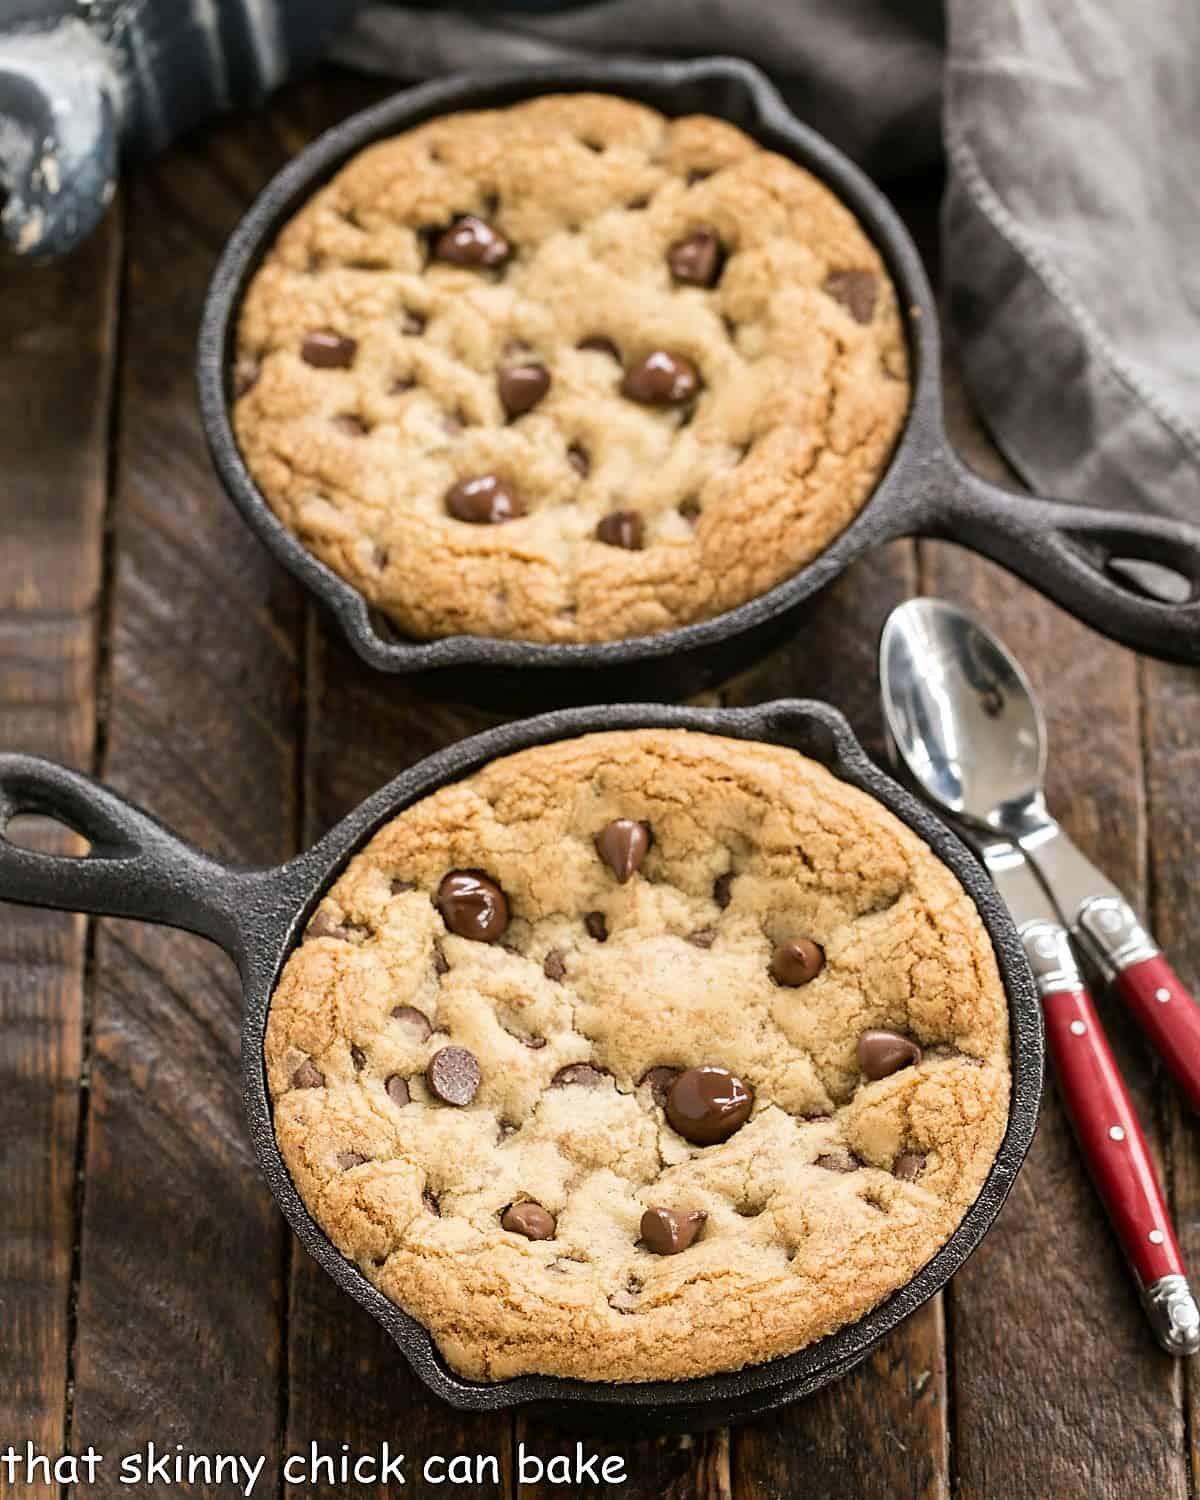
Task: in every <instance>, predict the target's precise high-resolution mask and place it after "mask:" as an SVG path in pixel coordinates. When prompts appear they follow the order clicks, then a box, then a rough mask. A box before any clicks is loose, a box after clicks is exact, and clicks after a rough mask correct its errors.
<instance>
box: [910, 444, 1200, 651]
mask: <svg viewBox="0 0 1200 1500" xmlns="http://www.w3.org/2000/svg"><path fill="white" fill-rule="evenodd" d="M947 480H948V482H946V481H943V482H942V483H941V484H939V485H938V486H937V488H938V490H939V491H940V493H939V494H938V495H937V497H936V499H935V500H934V506H933V510H932V512H931V513H930V514H928V515H927V516H926V517H925V518H924V522H923V524H922V526H921V528H920V529H921V531H922V532H923V533H924V534H925V535H931V536H940V537H944V538H945V539H946V540H948V541H952V542H960V543H962V545H963V546H965V547H970V548H972V549H973V550H974V551H976V552H981V553H982V554H983V555H984V556H985V557H988V558H990V559H991V560H992V561H993V562H998V563H1000V564H1001V565H1002V566H1003V567H1006V568H1008V569H1009V570H1010V571H1011V572H1013V573H1016V574H1017V576H1018V577H1019V578H1023V579H1024V580H1025V581H1026V583H1030V584H1032V585H1033V587H1034V588H1036V589H1038V590H1040V591H1041V592H1042V593H1043V594H1045V595H1046V596H1047V597H1048V598H1050V599H1053V600H1054V602H1055V603H1056V604H1061V605H1062V607H1063V608H1064V609H1067V610H1070V612H1071V613H1072V614H1073V615H1076V616H1078V618H1079V619H1081V620H1083V621H1084V622H1085V623H1086V624H1088V625H1091V626H1092V627H1093V629H1095V630H1098V631H1100V632H1101V633H1102V634H1103V635H1107V636H1111V637H1112V639H1113V640H1116V641H1120V642H1121V644H1122V645H1125V646H1132V647H1133V648H1134V649H1135V650H1136V651H1144V652H1145V653H1146V654H1147V655H1149V656H1159V657H1163V658H1165V659H1166V660H1168V661H1180V662H1186V663H1188V664H1189V665H1191V664H1195V663H1198V662H1200V528H1198V527H1196V526H1192V525H1189V524H1188V523H1186V522H1183V521H1173V520H1168V519H1166V518H1165V517H1162V516H1151V515H1139V514H1137V513H1135V512H1127V511H1120V510H1101V509H1098V508H1096V507H1092V506H1082V505H1073V504H1066V503H1064V502H1062V501H1056V500H1042V499H1039V498H1038V497H1036V496H1031V495H1023V494H1019V493H1017V492H1015V491H1012V490H1006V489H1004V488H1002V487H1001V486H1000V485H998V484H993V483H992V482H991V481H990V480H987V479H984V478H983V477H982V476H981V475H978V474H975V473H973V472H972V471H971V470H969V469H968V468H966V467H965V465H963V464H962V463H961V462H959V461H958V460H957V459H953V460H952V461H951V463H950V464H949V466H948V469H947ZM1147 564H1149V565H1150V566H1148V567H1147V566H1146V565H1147ZM1163 569H1166V570H1168V571H1167V573H1165V574H1164V573H1163V572H1162V570H1163Z"/></svg>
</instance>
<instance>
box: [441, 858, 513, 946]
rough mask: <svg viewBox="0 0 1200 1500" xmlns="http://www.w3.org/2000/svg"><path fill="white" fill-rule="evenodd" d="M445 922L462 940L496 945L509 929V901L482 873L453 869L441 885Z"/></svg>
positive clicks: (479, 871) (443, 918)
mask: <svg viewBox="0 0 1200 1500" xmlns="http://www.w3.org/2000/svg"><path fill="white" fill-rule="evenodd" d="M437 907H438V910H439V911H440V912H441V914H442V920H443V921H444V922H445V924H446V926H447V927H448V928H449V929H450V931H451V932H455V933H457V934H458V936H459V937H465V938H473V939H474V940H475V941H476V942H477V943H494V942H495V941H496V939H497V938H499V937H502V936H503V935H504V932H505V930H506V929H507V927H508V900H507V898H506V897H505V895H504V892H503V891H502V890H501V889H500V887H499V886H498V885H497V884H496V882H495V881H494V880H491V879H489V877H488V876H487V875H485V874H484V873H483V871H482V870H451V871H450V873H449V874H448V875H444V876H443V877H442V883H441V885H439V886H438V893H437Z"/></svg>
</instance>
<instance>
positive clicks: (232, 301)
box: [198, 58, 1200, 710]
mask: <svg viewBox="0 0 1200 1500" xmlns="http://www.w3.org/2000/svg"><path fill="white" fill-rule="evenodd" d="M571 89H600V90H605V91H607V92H610V93H616V94H623V95H626V96H628V97H630V98H634V99H638V100H641V101H642V102H644V103H646V104H649V105H652V106H653V107H655V108H656V109H659V110H661V111H663V112H664V113H665V114H668V115H680V114H686V113H690V112H693V111H706V112H709V113H714V114H718V115H721V116H723V117H724V118H726V119H728V120H731V121H733V123H735V124H737V125H740V126H742V127H743V128H744V129H745V130H747V131H748V132H749V133H750V134H751V135H753V136H754V137H755V138H756V139H757V140H759V141H760V142H762V144H763V145H764V146H768V147H771V148H772V149H774V150H777V151H780V152H782V153H783V154H784V155H787V156H790V157H792V158H793V159H794V160H796V161H798V162H800V163H802V164H803V165H804V166H806V167H808V168H809V169H810V170H811V171H812V172H814V173H815V174H816V175H817V176H818V177H820V178H821V179H822V180H823V181H825V182H826V183H827V184H828V185H829V187H830V188H831V189H832V190H833V191H834V192H835V193H837V194H838V196H839V197H840V198H841V199H842V200H843V201H844V202H845V203H846V204H848V206H849V207H850V208H851V209H852V210H853V211H854V213H855V214H857V216H858V218H859V219H860V220H861V222H862V224H863V226H864V228H865V229H866V232H867V233H868V234H869V235H870V236H871V238H872V239H873V240H874V241H875V243H876V245H877V246H878V247H879V250H880V252H881V254H882V255H883V258H884V260H885V261H886V263H887V266H888V270H889V271H890V273H891V275H892V277H893V279H894V281H895V283H896V288H897V291H898V294H899V298H900V305H901V308H902V310H903V312H904V315H905V319H906V323H907V329H908V339H909V349H910V353H911V360H912V373H913V401H912V410H911V412H910V415H909V418H908V423H907V426H906V428H905V430H904V433H903V435H902V436H901V439H900V442H899V444H898V446H897V449H896V452H895V454H894V456H893V458H892V461H891V464H890V466H889V468H888V470H887V472H886V474H885V475H884V476H883V478H882V480H881V481H880V483H879V486H878V488H877V489H876V491H875V494H874V496H873V497H872V498H871V500H870V501H869V502H868V504H867V505H866V507H865V508H864V509H863V510H862V511H861V512H860V513H859V515H858V517H857V518H856V519H855V520H854V521H853V522H852V523H851V525H850V526H849V527H848V528H847V529H846V530H845V531H844V532H843V533H842V534H841V535H840V536H839V537H837V538H836V539H835V540H834V542H833V543H832V544H831V545H830V546H829V547H828V548H826V550H825V551H824V552H822V553H821V554H820V555H819V556H818V557H816V558H814V560H813V561H812V562H811V563H809V564H808V565H807V566H806V567H804V568H802V569H801V570H800V571H799V572H798V573H796V574H794V575H793V576H792V577H791V578H789V579H787V580H785V581H784V582H783V583H781V584H779V585H778V586H777V587H775V588H773V589H771V590H770V591H769V592H768V593H766V594H762V595H760V596H759V597H758V598H756V599H751V600H750V601H749V602H748V603H746V604H743V605H740V606H738V608H736V609H732V610H729V611H727V612H726V613H725V614H722V615H718V616H717V617H716V618H714V619H711V620H704V621H701V622H699V623H698V624H694V625H687V626H684V627H682V628H681V629H678V630H668V631H663V632H661V633H660V634H657V635H651V636H641V637H637V638H634V639H630V640H623V641H612V642H605V643H601V644H598V645H558V646H556V645H541V644H535V643H531V642H521V641H505V640H494V639H490V638H486V637H481V636H452V637H448V638H445V639H442V640H435V641H410V640H406V639H403V638H401V637H399V636H398V634H397V633H396V632H395V631H393V630H392V629H391V628H390V627H389V626H388V624H387V623H386V622H381V621H380V617H379V616H378V615H377V614H376V613H375V612H374V611H372V610H370V609H369V608H368V606H367V603H366V601H365V600H364V598H363V597H362V595H361V594H359V593H358V592H357V590H355V589H354V588H352V587H351V586H350V585H349V584H347V583H345V582H343V581H342V579H340V578H339V577H337V575H336V574H335V573H333V572H332V571H331V570H330V569H329V568H327V567H326V566H325V565H324V564H323V563H321V562H318V561H317V559H316V558H315V557H314V556H313V555H312V554H311V553H310V552H308V551H307V550H306V549H305V548H304V547H303V546H302V545H301V543H300V542H299V541H297V540H296V538H295V537H294V536H292V535H291V533H290V532H288V531H287V530H286V529H285V528H284V527H283V526H282V525H281V523H280V522H279V521H278V520H277V519H276V517H275V515H274V513H273V512H272V510H271V508H270V506H269V505H268V504H267V502H266V500H265V499H264V498H263V496H262V494H261V493H260V492H259V490H258V488H257V486H256V485H255V483H254V481H253V479H252V478H251V477H250V474H249V472H248V470H247V469H246V466H245V464H244V463H243V462H242V459H241V455H240V454H239V452H238V448H237V443H236V441H235V439H234V435H233V429H232V426H231V423H230V417H229V402H228V394H229V387H228V377H229V371H230V366H231V358H230V355H231V351H232V348H233V341H234V335H235V325H236V320H237V315H238V309H239V306H240V304H241V300H242V296H243V293H244V292H245V290H246V287H247V284H248V282H249V280H250V278H251V277H252V276H253V275H254V272H255V271H256V270H257V268H258V265H259V263H260V262H261V260H262V258H263V256H264V255H265V253H266V251H267V250H268V249H269V247H270V246H271V244H272V243H273V241H274V239H275V235H276V233H277V231H278V230H279V229H280V227H281V226H282V225H283V223H284V222H285V221H286V220H287V219H288V218H290V217H291V215H292V214H294V213H295V212H296V210H297V209H298V208H299V207H300V205H301V204H302V203H303V202H304V200H305V199H306V198H308V197H309V196H310V195H311V194H312V193H313V192H314V191H315V190H316V189H317V188H319V187H320V186H321V185H322V184H323V183H324V182H325V181H326V180H328V178H330V177H331V176H332V175H333V174H334V173H335V172H336V171H337V170H338V169H339V168H340V167H341V166H342V164H343V163H344V162H345V161H346V160H347V159H348V158H349V157H351V156H353V155H354V153H355V152H357V151H360V150H361V149H362V148H363V147H365V146H367V145H368V144H370V143H371V142H372V141H375V140H378V139H380V138H381V137H384V136H388V135H393V134H395V133H396V132H398V131H402V130H407V129H409V128H410V127H411V126H414V125H417V124H419V123H420V122H421V121H423V120H427V119H429V118H430V117H432V116H434V115H439V114H444V113H446V112H448V111H452V110H461V109H473V108H480V107H492V106H499V105H505V104H510V103H513V102H515V101H516V100H519V99H523V98H527V97H530V96H532V95H536V94H541V93H547V92H552V91H559V90H571ZM938 342H939V341H938V324H937V313H936V308H935V305H934V301H933V296H932V293H931V292H930V288H929V283H928V282H927V280H926V278H925V272H924V269H923V268H922V265H921V259H920V256H919V255H918V253H917V250H916V247H915V246H914V244H913V242H912V240H911V239H910V237H909V235H908V232H907V231H906V230H905V228H904V226H903V224H902V223H901V222H900V220H899V218H898V217H897V215H896V213H895V212H894V210H893V209H892V207H891V205H890V204H889V203H888V201H887V199H886V198H885V197H884V195H883V194H882V193H881V192H880V191H879V189H878V188H876V187H875V186H874V184H873V183H872V182H871V181H870V180H869V179H868V178H867V177H865V176H864V175H863V173H862V172H860V171H859V169H858V168H857V167H856V166H855V165H854V164H853V163H852V162H851V161H849V160H848V159H847V158H846V157H845V156H843V155H842V154H841V152H840V151H838V150H837V149H836V148H835V147H833V146H832V145H830V144H829V142H828V141H826V140H825V139H824V138H823V137H821V136H819V135H817V134H816V132H815V131H812V130H810V129H808V128H807V127H806V126H804V125H802V124H800V122H799V121H798V120H797V119H796V118H795V117H794V116H793V115H792V114H791V113H790V112H789V111H788V109H787V108H786V106H785V105H784V104H783V101H782V100H781V99H780V97H779V95H778V94H777V93H776V92H775V90H774V88H772V86H771V85H770V84H769V83H768V82H767V80H766V79H765V78H764V77H763V75H762V74H761V73H759V72H758V71H757V69H755V68H753V67H751V66H750V65H749V64H748V63H744V62H740V61H737V60H734V59H729V58H717V59H710V60H705V61H701V62H686V63H653V64H647V63H632V62H611V61H601V60H596V61H591V62H580V63H572V64H565V65H555V66H552V67H540V68H531V69H527V70H523V71H521V72H516V73H514V72H511V71H510V72H498V73H490V74H478V75H474V76H465V77H456V78H453V79H450V80H447V81H444V82H437V83H431V84H427V85H424V86H422V87H420V88H415V89H410V90H406V91H405V92H404V93H401V94H398V95H397V96H396V97H395V98H393V99H389V100H386V101H385V102H384V103H382V104H380V105H378V106H376V107H375V108H373V109H369V110H366V111H364V112H363V113H362V114H359V115H354V116H352V117H351V118H350V119H349V120H346V121H344V122H343V123H342V124H340V125H338V126H335V127H334V129H332V130H330V131H328V132H327V133H326V134H325V135H323V136H322V137H321V138H320V139H319V140H318V141H316V142H315V143H314V144H313V145H312V146H310V147H309V148H308V150H306V151H304V152H302V153H301V154H300V156H298V157H297V158H296V160H295V161H293V162H292V163H290V165H289V166H287V167H286V168H285V169H284V170H283V171H282V172H281V173H280V174H279V175H278V176H277V177H276V178H275V179H274V180H273V181H272V182H271V183H270V184H269V185H268V187H267V188H266V190H265V191H264V192H263V193H262V195H261V196H260V197H259V198H258V200H257V201H256V203H255V204H254V206H253V207H252V208H251V210H250V212H249V213H248V214H247V215H246V217H245V218H244V219H243V220H242V222H241V224H240V225H239V226H238V228H237V230H236V231H235V232H234V234H233V236H232V237H231V239H230V241H229V243H228V245H227V246H226V249H225V252H224V254H223V255H222V257H221V260H220V263H219V264H218V266H217V269H216V272H215V274H214V276H213V280H212V283H211V285H210V288H209V293H208V299H207V303H206V306H205V310H204V318H203V322H202V325H201V330H200V342H199V358H198V375H199V385H200V402H201V407H202V409H203V414H204V423H205V430H206V432H207V436H208V442H209V446H210V448H211V451H212V455H213V459H214V462H215V464H216V467H217V471H218V473H219V474H220V477H221V479H222V481H223V482H224V484H225V487H226V488H227V490H228V491H229V493H230V495H231V496H232V498H233V500H234V502H235V504H236V505H237V506H238V508H239V510H240V511H241V512H242V515H243V517H244V518H245V520H246V522H247V524H248V525H249V526H250V527H251V529H252V530H253V531H255V532H256V533H257V534H258V536H259V537H260V538H261V539H262V541H263V542H264V543H265V544H266V546H267V548H268V549H269V550H270V551H271V552H272V553H273V554H274V556H275V557H276V558H278V560H279V561H280V562H282V563H283V564H284V565H285V567H287V568H289V569H290V570H291V571H292V572H293V573H294V574H295V575H296V576H297V577H298V578H299V579H300V580H301V581H302V582H303V583H305V584H306V585H307V586H308V587H309V588H310V589H311V590H312V591H313V592H314V593H315V594H317V595H318V596H319V597H320V598H321V599H323V600H324V602H325V603H326V604H327V605H328V606H329V607H330V609H331V610H332V611H333V613H334V614H335V615H336V616H337V618H338V620H339V621H340V623H341V625H342V628H343V629H344V630H345V632H346V634H347V636H348V637H349V639H350V642H351V644H352V645H353V646H354V649H355V650H356V651H357V652H358V653H359V655H360V656H362V657H363V658H364V659H365V660H366V661H368V662H370V664H371V665H372V666H375V667H378V668H380V669H381V670H383V671H387V672H424V673H429V674H432V682H431V685H432V686H434V687H435V688H441V689H443V690H448V691H452V692H457V693H460V694H462V695H463V696H465V697H467V698H469V699H472V700H474V701H488V702H492V703H496V704H503V705H506V706H508V707H509V708H510V710H511V707H512V705H513V704H514V703H516V702H528V701H531V700H532V701H537V700H540V701H541V702H542V703H545V702H547V701H553V702H557V703H563V702H597V701H599V700H601V699H605V698H620V699H625V700H628V699H631V698H648V697H666V698H679V697H683V696H686V695H688V694H691V693H693V692H696V691H699V690H701V689H702V688H704V687H708V686H711V685H712V684H713V683H715V682H719V681H721V680H723V679H724V678H726V677H728V676H730V675H732V674H733V673H734V672H736V671H739V670H741V669H743V668H745V667H746V666H748V665H749V664H750V662H751V661H752V660H754V659H755V658H756V657H758V656H760V655H762V654H763V653H764V652H765V651H767V650H768V649H770V647H771V646H773V645H774V644H776V642H777V641H779V640H780V639H782V638H783V637H784V636H785V635H786V634H788V633H789V632H791V631H792V630H794V628H795V627H796V625H797V623H798V619H799V616H800V613H801V611H802V610H803V607H804V606H805V605H806V604H807V603H808V601H809V600H811V598H812V597H813V595H814V594H816V593H817V591H818V590H819V589H821V588H823V587H824V586H825V585H826V584H829V583H831V582H832V581H833V580H834V579H835V578H837V577H838V576H839V574H841V573H842V572H844V571H845V569H846V568H847V567H848V566H849V564H850V563H851V562H852V561H853V560H854V559H855V558H856V557H858V556H860V555H861V554H862V553H863V552H865V551H867V550H868V549H869V548H871V547H875V546H878V545H879V544H880V543H882V542H887V541H891V540H893V539H894V538H896V537H901V536H934V537H944V538H946V539H948V540H950V541H955V542H960V543H961V544H963V545H964V546H967V547H971V548H973V549H975V550H976V551H978V552H981V553H983V554H984V555H985V556H987V557H990V558H992V559H993V560H994V561H995V562H999V563H1002V564H1003V565H1004V566H1005V567H1007V568H1009V569H1011V570H1012V571H1013V572H1014V573H1016V574H1018V575H1019V576H1020V577H1021V578H1024V579H1025V580H1026V581H1027V582H1028V583H1031V584H1033V586H1034V587H1035V588H1038V589H1040V590H1041V591H1042V592H1043V593H1045V594H1047V595H1048V596H1049V597H1050V598H1052V599H1054V600H1055V601H1056V602H1057V603H1059V604H1061V605H1063V606H1064V607H1065V608H1066V609H1069V610H1070V611H1071V612H1072V613H1073V614H1076V615H1078V616H1079V617H1080V619H1082V620H1085V621H1086V622H1087V623H1088V624H1089V625H1092V626H1094V627H1095V629H1097V630H1100V631H1103V632H1104V633H1105V634H1107V635H1111V636H1112V637H1114V639H1116V640H1119V641H1122V642H1123V643H1124V644H1126V645H1129V646H1133V647H1135V648H1136V649H1138V650H1141V651H1146V652H1149V653H1150V654H1152V655H1156V656H1162V657H1167V658H1169V659H1172V660H1178V661H1187V662H1193V661H1200V531H1198V530H1196V529H1195V528H1193V527H1190V526H1187V525H1185V524H1183V523H1181V522H1177V521H1169V520H1165V519H1162V518H1159V517H1153V516H1144V515H1135V514H1131V513H1127V512H1118V511H1109V510H1100V509H1094V508H1090V507H1085V506H1079V505H1072V504H1065V503H1061V502H1054V501H1050V500H1042V499H1039V498H1037V497H1030V496H1027V495H1021V494H1017V493H1015V492H1010V491H1008V490H1005V489H1002V488H1001V487H1000V486H998V485H995V484H992V483H991V482H990V481H989V480H987V479H984V478H982V477H981V476H979V475H977V474H974V473H972V472H971V471H970V470H969V469H967V468H966V467H965V466H964V464H963V463H962V461H961V460H960V459H959V458H958V456H957V455H956V454H955V452H954V451H953V449H952V448H951V447H950V444H949V441H948V439H947V437H946V433H945V428H944V426H943V422H942V398H941V386H940V379H939V368H938V361H939V348H938ZM1129 559H1134V560H1135V563H1136V561H1137V560H1140V561H1141V562H1142V563H1145V562H1146V561H1149V562H1152V563H1155V564H1158V565H1160V567H1162V566H1165V567H1166V568H1169V569H1173V570H1176V574H1179V575H1182V583H1181V580H1180V579H1179V578H1178V577H1177V576H1175V574H1167V577H1168V579H1173V581H1174V583H1175V584H1180V585H1181V592H1182V594H1183V595H1185V596H1186V599H1185V602H1179V598H1178V597H1177V598H1176V600H1175V602H1168V601H1167V600H1166V598H1165V597H1152V596H1151V595H1150V594H1149V593H1147V592H1140V591H1139V589H1138V587H1137V585H1136V583H1134V582H1131V581H1128V580H1129V579H1131V578H1132V577H1134V576H1136V578H1138V579H1141V580H1143V581H1145V580H1146V579H1147V578H1148V577H1149V574H1148V573H1147V572H1146V570H1145V569H1144V567H1143V568H1142V569H1141V570H1140V571H1138V570H1137V568H1136V566H1135V571H1134V574H1129V573H1121V574H1120V576H1118V573H1117V571H1116V570H1115V569H1110V566H1109V565H1110V563H1113V564H1115V563H1117V562H1120V561H1121V560H1129ZM1146 587H1147V588H1148V587H1149V584H1147V585H1146ZM1165 592H1166V591H1164V594H1165ZM464 667H465V668H474V669H475V670H473V671H467V672H463V671H460V670H457V669H461V668H464ZM481 668H482V669H483V670H479V669H481ZM534 669H536V670H534ZM447 678H448V680H447Z"/></svg>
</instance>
